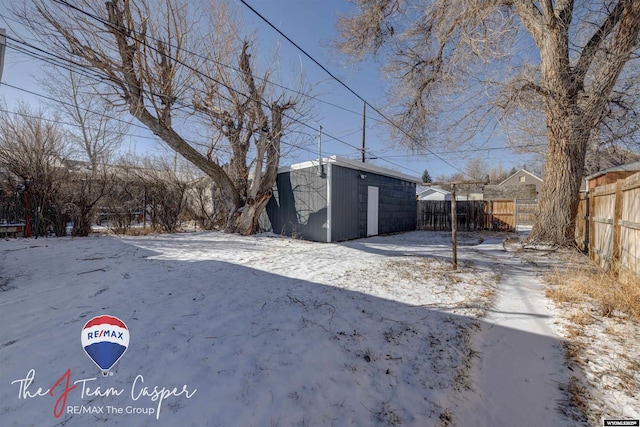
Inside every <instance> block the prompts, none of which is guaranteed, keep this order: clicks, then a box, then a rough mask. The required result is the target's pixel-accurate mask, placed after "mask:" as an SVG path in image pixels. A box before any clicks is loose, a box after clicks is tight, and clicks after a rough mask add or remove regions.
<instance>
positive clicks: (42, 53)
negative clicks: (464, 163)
mask: <svg viewBox="0 0 640 427" xmlns="http://www.w3.org/2000/svg"><path fill="white" fill-rule="evenodd" d="M54 1H55V2H56V3H59V4H61V5H64V6H66V7H70V8H72V9H74V10H76V11H78V12H80V13H83V14H84V15H86V16H89V17H90V18H92V19H94V20H97V21H99V22H101V23H103V25H107V26H110V27H111V28H114V26H113V24H111V23H109V22H107V21H105V20H104V19H102V18H100V17H97V16H95V15H93V14H91V13H88V12H85V11H83V10H82V9H79V8H78V7H76V6H73V5H71V4H69V3H68V2H66V1H62V0H54ZM114 29H116V30H117V31H121V30H120V29H117V28H114ZM12 40H13V41H14V42H17V43H21V44H24V45H25V46H28V47H30V48H32V49H34V50H36V51H38V52H40V54H39V55H38V54H35V53H33V52H27V51H25V52H24V53H25V54H28V55H30V56H32V57H35V58H37V59H40V60H43V61H45V62H49V63H53V64H54V65H58V66H61V63H60V62H58V61H64V63H69V64H71V65H73V67H75V68H79V67H82V64H78V63H76V62H73V61H70V60H69V59H68V58H64V57H61V56H57V55H53V54H51V53H50V52H47V51H44V50H43V49H40V48H38V47H36V46H33V45H30V44H28V43H26V42H24V41H21V40H17V39H12ZM138 41H139V42H141V43H144V44H145V45H146V46H147V47H149V48H150V49H155V48H154V47H152V46H148V45H147V44H146V43H145V41H144V40H138ZM52 57H53V58H52ZM172 59H174V60H175V61H176V62H178V63H180V64H181V65H183V66H185V67H187V68H188V69H190V70H192V71H194V72H196V73H198V74H199V75H201V76H203V77H205V78H208V79H210V80H212V81H214V82H215V83H217V84H220V85H221V86H224V87H226V88H227V89H229V90H230V91H233V92H236V93H237V94H239V95H242V96H245V97H247V98H249V96H248V95H246V94H245V93H242V92H240V91H238V90H236V89H235V88H232V87H230V86H228V85H226V84H224V83H222V82H219V81H217V80H216V79H214V78H212V77H211V76H208V75H205V74H203V73H202V72H200V71H199V70H196V69H193V67H190V66H189V65H187V64H185V63H184V62H182V61H179V60H177V59H176V58H172ZM56 60H57V61H56ZM221 65H224V64H221ZM228 67H229V66H228ZM231 68H232V69H234V70H236V71H238V69H237V68H234V67H231ZM84 75H85V76H87V77H90V78H93V79H97V80H99V81H100V82H102V83H104V79H101V78H99V77H96V76H91V75H89V74H86V73H85V74H84ZM270 83H271V82H270ZM278 86H280V87H282V88H284V89H286V90H290V91H293V92H297V91H294V90H292V89H290V88H286V87H284V86H281V85H278ZM14 88H15V87H14ZM140 89H142V90H144V91H145V92H147V93H149V91H147V90H145V89H143V88H140ZM25 91H26V90H25ZM26 92H28V93H29V92H30V91H26ZM31 93H33V92H31ZM297 93H301V92H297ZM150 95H151V96H157V95H155V94H153V93H151V94H150ZM303 95H305V96H309V95H306V94H303ZM43 97H44V98H48V99H52V98H49V97H46V96H43ZM312 98H314V99H316V100H319V101H321V102H325V103H326V101H322V100H320V99H319V98H317V97H312ZM52 100H53V99H52ZM54 101H55V100H54ZM259 102H261V104H262V105H263V106H265V107H268V106H267V105H265V104H264V102H263V101H262V100H259ZM328 104H329V105H332V106H334V107H337V108H341V109H343V110H345V111H349V112H352V113H354V114H358V113H355V112H353V111H351V110H348V109H346V108H344V107H341V106H339V105H336V104H332V103H328ZM183 106H185V107H188V108H192V106H190V105H185V104H183ZM196 113H200V112H198V111H196ZM285 116H287V117H288V118H289V119H291V120H292V121H295V122H297V123H299V124H301V125H303V126H305V127H308V128H309V129H311V130H312V131H314V133H315V132H317V129H315V128H314V127H313V126H311V125H309V124H307V123H305V122H302V121H300V120H299V119H296V118H294V117H291V116H288V115H286V114H285ZM137 126H139V127H142V128H145V129H146V127H144V126H140V125H137ZM323 134H324V136H325V137H327V138H328V139H330V140H335V141H337V142H339V143H342V144H344V145H346V146H348V147H351V148H353V149H354V150H356V151H357V152H358V153H359V152H361V151H362V150H361V148H360V147H358V146H355V145H353V144H350V143H348V142H346V141H344V140H342V139H340V138H338V137H335V136H333V135H331V134H329V133H327V132H324V133H323ZM282 142H283V143H285V144H286V145H289V146H291V147H293V148H298V149H303V150H305V151H309V152H313V151H311V150H309V149H306V148H305V147H302V146H298V145H294V144H291V143H287V142H286V141H282ZM198 145H203V144H198ZM366 151H368V152H369V155H370V157H376V158H379V159H380V160H382V161H385V162H387V163H390V164H392V165H394V166H397V167H400V168H404V169H407V170H411V169H410V168H407V167H406V166H404V165H400V164H397V163H395V162H393V161H390V160H387V159H385V158H384V157H381V156H379V155H376V154H375V153H373V152H371V150H366ZM411 171H412V172H415V173H419V172H417V171H414V170H411Z"/></svg>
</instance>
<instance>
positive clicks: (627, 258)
mask: <svg viewBox="0 0 640 427" xmlns="http://www.w3.org/2000/svg"><path fill="white" fill-rule="evenodd" d="M587 201H588V212H587V215H584V216H586V217H587V222H586V224H585V222H584V221H582V222H583V224H585V225H581V224H579V223H580V222H581V221H580V219H581V217H580V216H578V217H577V218H576V222H577V223H578V225H577V231H576V235H577V238H578V242H577V243H578V244H579V245H580V240H581V239H582V241H583V242H584V240H588V249H589V257H590V258H591V259H592V260H594V261H595V262H597V263H598V264H599V265H600V266H601V267H602V268H603V269H605V270H612V271H613V272H614V273H618V272H620V273H625V274H626V273H627V272H633V273H635V274H640V173H637V174H635V175H632V176H630V177H629V178H627V179H621V180H618V181H617V182H616V183H615V184H609V185H603V186H600V187H596V188H595V189H594V190H593V191H592V192H591V194H589V196H588V199H587ZM581 203H582V207H581V209H582V211H584V210H586V209H587V202H581ZM578 215H580V210H579V213H578ZM585 234H587V236H588V239H585Z"/></svg>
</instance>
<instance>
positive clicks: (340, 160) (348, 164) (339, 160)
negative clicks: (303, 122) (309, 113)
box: [278, 156, 422, 184]
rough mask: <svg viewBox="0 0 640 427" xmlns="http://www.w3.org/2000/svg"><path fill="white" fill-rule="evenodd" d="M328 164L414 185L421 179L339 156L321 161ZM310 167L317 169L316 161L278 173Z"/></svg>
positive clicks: (285, 168)
mask: <svg viewBox="0 0 640 427" xmlns="http://www.w3.org/2000/svg"><path fill="white" fill-rule="evenodd" d="M329 163H331V164H334V165H337V166H342V167H345V168H349V169H355V170H358V171H363V172H370V173H375V174H378V175H384V176H389V177H392V178H397V179H402V180H404V181H409V182H415V183H416V184H421V183H422V179H421V178H417V177H415V176H411V175H407V174H404V173H402V172H398V171H394V170H392V169H387V168H383V167H381V166H377V165H374V164H371V163H362V162H358V161H355V160H350V159H345V158H344V157H340V156H331V157H325V158H323V159H322V164H325V165H326V164H329ZM310 167H318V160H310V161H307V162H302V163H296V164H294V165H291V166H286V167H281V168H280V169H278V173H282V172H289V171H292V170H296V169H306V168H310Z"/></svg>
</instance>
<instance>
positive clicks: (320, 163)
mask: <svg viewBox="0 0 640 427" xmlns="http://www.w3.org/2000/svg"><path fill="white" fill-rule="evenodd" d="M318 176H319V177H321V178H323V177H324V168H323V167H322V126H320V129H319V130H318Z"/></svg>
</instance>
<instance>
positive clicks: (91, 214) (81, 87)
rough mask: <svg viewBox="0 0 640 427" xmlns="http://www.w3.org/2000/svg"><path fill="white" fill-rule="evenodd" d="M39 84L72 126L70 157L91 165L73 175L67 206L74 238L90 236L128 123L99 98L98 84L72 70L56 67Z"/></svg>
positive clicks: (69, 129)
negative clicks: (114, 155) (97, 93)
mask: <svg viewBox="0 0 640 427" xmlns="http://www.w3.org/2000/svg"><path fill="white" fill-rule="evenodd" d="M40 82H41V84H42V85H43V86H44V87H45V88H46V89H47V90H48V91H49V93H51V95H52V98H54V99H56V102H55V107H56V108H58V109H59V111H60V112H61V113H62V116H63V117H66V118H68V119H69V120H70V122H71V123H70V126H68V128H67V134H68V136H69V142H70V148H71V149H72V152H71V156H74V157H79V158H81V159H83V160H86V161H87V162H88V166H89V167H88V168H82V167H79V168H75V170H72V171H70V173H71V175H72V176H70V179H69V182H68V187H69V188H68V190H69V191H68V201H67V204H66V206H67V211H69V212H70V213H71V219H72V220H73V229H72V234H73V235H74V236H88V235H89V233H90V232H91V224H92V222H93V221H94V219H95V216H96V212H97V209H98V208H99V204H100V201H101V200H102V198H103V197H104V196H105V195H106V194H107V193H108V192H109V186H110V185H111V184H112V183H113V182H114V180H113V176H111V175H112V169H111V168H109V167H108V163H109V162H110V160H111V159H112V156H113V154H114V153H115V152H116V150H117V149H118V148H119V147H120V145H121V143H122V139H123V136H124V134H126V132H127V131H128V129H129V123H127V122H126V121H124V120H122V119H120V118H118V117H116V115H117V112H116V111H114V110H115V109H114V107H113V105H112V104H111V103H110V102H109V101H108V100H106V99H104V98H102V97H100V96H97V95H96V93H95V92H96V88H94V87H95V86H96V85H97V83H96V82H95V80H93V79H91V78H89V77H88V76H86V75H84V74H81V73H78V72H75V71H74V70H73V68H72V67H69V68H62V67H55V68H53V69H52V70H49V71H48V72H47V73H46V74H45V77H44V78H41V80H40ZM70 166H71V165H70Z"/></svg>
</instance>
